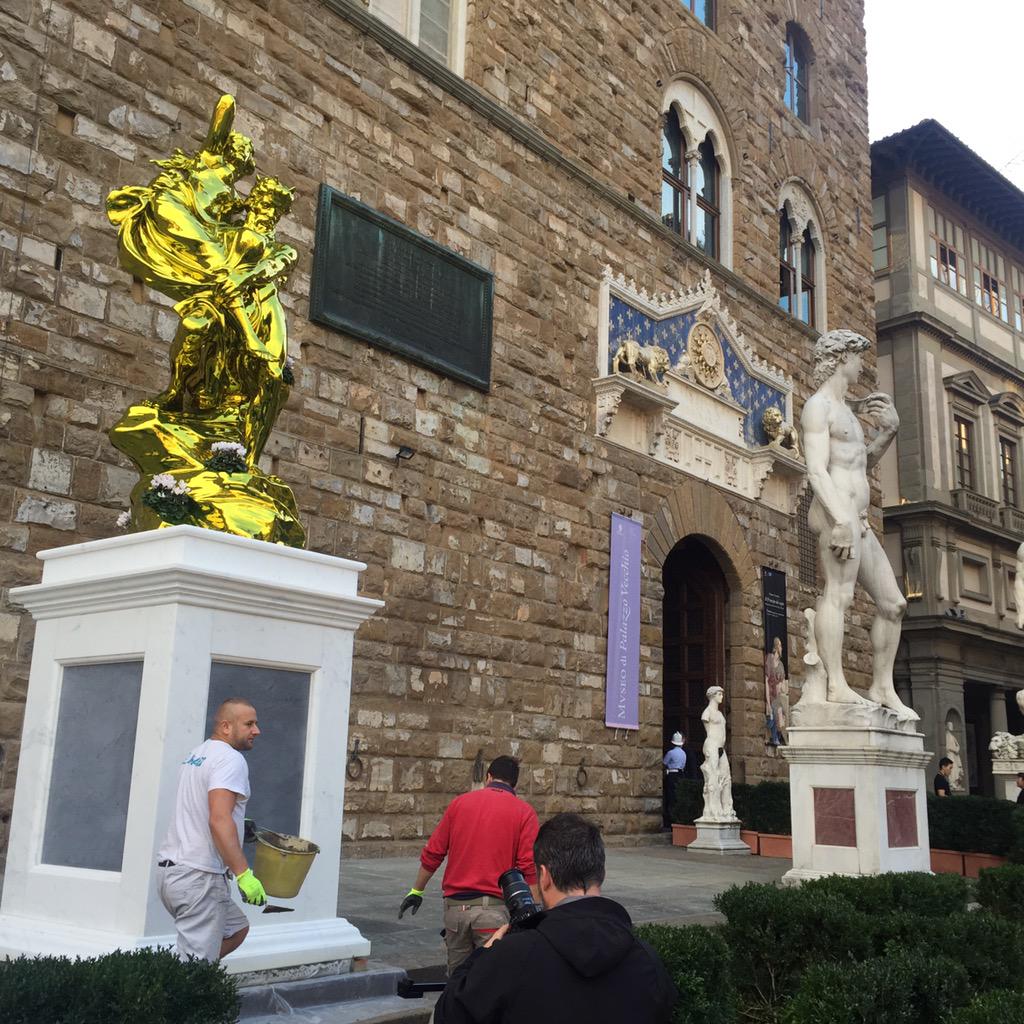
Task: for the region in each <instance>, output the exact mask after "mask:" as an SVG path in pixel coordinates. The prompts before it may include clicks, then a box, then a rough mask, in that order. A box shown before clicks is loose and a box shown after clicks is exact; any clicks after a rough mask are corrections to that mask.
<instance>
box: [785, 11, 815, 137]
mask: <svg viewBox="0 0 1024 1024" xmlns="http://www.w3.org/2000/svg"><path fill="white" fill-rule="evenodd" d="M811 61H812V57H811V47H810V43H809V41H808V39H807V33H806V32H804V30H803V29H802V28H801V27H800V26H799V25H798V24H796V22H794V21H791V22H790V23H789V24H788V25H787V26H786V88H785V92H784V93H783V97H782V98H783V102H784V103H785V104H786V107H787V108H788V109H789V110H792V111H793V113H794V114H796V116H797V117H799V118H800V120H801V121H803V122H804V124H810V123H811Z"/></svg>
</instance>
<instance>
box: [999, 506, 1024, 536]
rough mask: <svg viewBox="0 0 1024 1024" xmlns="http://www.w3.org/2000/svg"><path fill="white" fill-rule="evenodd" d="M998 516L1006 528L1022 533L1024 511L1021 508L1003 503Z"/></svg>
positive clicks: (1023, 530)
mask: <svg viewBox="0 0 1024 1024" xmlns="http://www.w3.org/2000/svg"><path fill="white" fill-rule="evenodd" d="M999 518H1000V519H1002V521H1003V526H1005V527H1006V529H1007V530H1012V531H1013V532H1014V533H1024V511H1021V509H1019V508H1014V507H1013V506H1012V505H1003V506H1002V507H1001V508H1000V509H999Z"/></svg>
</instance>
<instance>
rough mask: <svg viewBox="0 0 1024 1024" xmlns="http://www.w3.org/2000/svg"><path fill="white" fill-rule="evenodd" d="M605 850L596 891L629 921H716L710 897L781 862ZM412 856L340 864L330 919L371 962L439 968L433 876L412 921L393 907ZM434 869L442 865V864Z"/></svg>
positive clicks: (766, 875) (408, 877) (664, 849)
mask: <svg viewBox="0 0 1024 1024" xmlns="http://www.w3.org/2000/svg"><path fill="white" fill-rule="evenodd" d="M668 842H669V840H668V838H667V837H666V840H665V843H666V845H665V846H650V847H639V848H633V849H615V848H611V849H609V850H608V852H607V877H606V879H605V884H604V887H603V890H602V891H603V893H604V895H606V896H609V897H611V898H612V899H614V900H618V902H620V903H621V904H622V905H623V906H624V907H625V908H626V909H627V910H628V911H629V914H630V916H631V917H632V918H633V921H634V922H636V923H641V922H645V921H664V922H669V923H672V924H700V923H709V922H711V921H716V920H719V919H720V918H719V917H718V915H717V914H716V913H715V910H714V907H713V906H712V902H711V901H712V899H713V898H714V896H715V894H716V893H719V892H721V891H722V890H724V889H727V888H729V886H731V885H742V884H743V883H744V882H748V881H756V882H774V881H777V880H778V879H780V878H781V877H782V875H783V874H784V873H785V872H786V871H787V870H788V869H789V867H790V862H789V861H788V860H774V859H769V858H764V857H738V856H735V855H734V856H721V855H718V854H711V853H690V852H688V851H687V850H686V849H685V848H682V847H673V846H669V845H667V844H668ZM418 864H419V861H418V859H417V858H415V857H392V858H374V859H365V860H363V859H348V860H344V859H343V861H342V866H341V891H340V895H339V900H338V913H339V914H340V915H342V916H343V917H346V918H348V920H349V921H351V922H352V924H354V925H355V926H356V927H357V928H358V929H359V930H360V931H361V932H362V933H363V935H365V936H366V938H368V939H369V940H370V942H371V946H372V952H371V956H372V957H373V959H374V960H377V961H383V962H384V963H387V964H392V965H394V966H397V967H404V968H405V969H407V970H409V969H413V968H424V967H433V966H435V965H441V964H443V963H444V947H443V940H442V939H441V937H440V935H439V934H438V933H439V932H440V930H441V911H442V906H441V886H440V881H441V872H438V874H437V875H436V876H435V877H434V878H433V879H432V880H431V883H430V885H429V886H428V887H427V890H426V894H425V895H424V897H423V906H422V907H421V908H420V910H419V913H418V914H416V916H415V917H414V916H412V915H410V914H408V913H407V914H406V915H405V917H403V918H402V920H401V921H399V920H398V919H397V918H398V906H399V904H400V903H401V902H402V898H403V897H404V896H405V894H406V893H407V892H408V891H409V886H410V885H412V882H413V880H414V879H415V877H416V869H417V866H418ZM441 870H442V871H443V870H444V869H443V866H442V869H441ZM439 973H443V969H440V970H439Z"/></svg>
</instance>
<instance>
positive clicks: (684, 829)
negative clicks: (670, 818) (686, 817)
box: [672, 825, 697, 846]
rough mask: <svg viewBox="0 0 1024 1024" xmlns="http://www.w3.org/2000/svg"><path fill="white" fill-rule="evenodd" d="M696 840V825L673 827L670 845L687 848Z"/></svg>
mask: <svg viewBox="0 0 1024 1024" xmlns="http://www.w3.org/2000/svg"><path fill="white" fill-rule="evenodd" d="M696 838H697V826H696V825H673V826H672V845H673V846H689V845H690V843H692V842H693V841H694V839H696Z"/></svg>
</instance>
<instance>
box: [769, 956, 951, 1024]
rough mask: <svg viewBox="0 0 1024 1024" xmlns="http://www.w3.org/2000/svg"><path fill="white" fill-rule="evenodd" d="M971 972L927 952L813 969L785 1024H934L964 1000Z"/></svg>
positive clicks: (826, 965) (827, 965)
mask: <svg viewBox="0 0 1024 1024" xmlns="http://www.w3.org/2000/svg"><path fill="white" fill-rule="evenodd" d="M966 984H967V970H966V969H965V968H964V967H963V966H962V965H961V964H959V963H957V961H956V960H954V959H952V958H951V957H948V956H936V955H935V954H934V952H932V951H928V950H920V949H917V950H905V949H897V950H893V951H891V952H890V953H888V954H887V955H886V956H879V957H872V958H871V959H870V960H865V961H864V962H862V963H854V964H851V963H826V964H819V965H817V966H815V967H812V968H811V969H809V970H808V971H807V972H806V974H805V975H804V976H803V979H802V980H801V982H800V987H799V989H798V991H797V992H796V994H795V995H794V997H793V999H792V1001H791V1002H790V1004H789V1005H788V1006H787V1007H786V1009H785V1011H784V1013H783V1015H782V1020H783V1021H784V1022H785V1024H936V1022H937V1021H940V1020H941V1019H942V1018H943V1016H944V1015H945V1014H947V1013H948V1012H949V1011H950V1010H952V1009H955V1008H956V1007H957V1006H959V1005H961V1004H962V1003H963V1002H964V1000H965V992H966Z"/></svg>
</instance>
